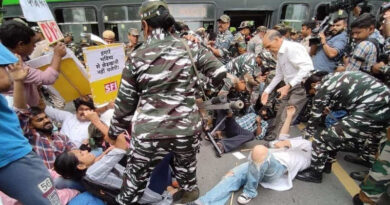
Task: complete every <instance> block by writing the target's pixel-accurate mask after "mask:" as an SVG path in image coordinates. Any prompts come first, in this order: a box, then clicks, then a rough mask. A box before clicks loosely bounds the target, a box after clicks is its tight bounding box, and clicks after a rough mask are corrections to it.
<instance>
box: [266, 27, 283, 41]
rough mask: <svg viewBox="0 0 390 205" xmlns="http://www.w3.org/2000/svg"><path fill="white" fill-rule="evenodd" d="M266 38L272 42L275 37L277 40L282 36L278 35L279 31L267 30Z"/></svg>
mask: <svg viewBox="0 0 390 205" xmlns="http://www.w3.org/2000/svg"><path fill="white" fill-rule="evenodd" d="M266 37H267V38H268V39H269V40H270V41H272V40H274V39H275V38H276V37H278V38H283V36H282V34H280V32H279V31H277V30H274V29H270V30H268V31H267V33H266Z"/></svg>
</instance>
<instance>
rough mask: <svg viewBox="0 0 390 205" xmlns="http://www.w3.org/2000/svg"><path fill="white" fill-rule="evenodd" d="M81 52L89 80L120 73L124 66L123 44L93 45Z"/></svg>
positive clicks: (92, 80)
mask: <svg viewBox="0 0 390 205" xmlns="http://www.w3.org/2000/svg"><path fill="white" fill-rule="evenodd" d="M83 52H84V58H85V63H86V65H87V67H88V70H89V75H90V78H89V82H94V81H98V80H101V79H104V78H109V77H112V76H115V75H119V74H122V70H123V68H124V67H125V49H124V45H123V44H119V43H118V44H110V45H101V46H94V47H89V48H86V49H83Z"/></svg>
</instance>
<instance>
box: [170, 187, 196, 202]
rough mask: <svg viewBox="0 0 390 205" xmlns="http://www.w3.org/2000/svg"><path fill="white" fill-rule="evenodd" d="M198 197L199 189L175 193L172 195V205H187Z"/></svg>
mask: <svg viewBox="0 0 390 205" xmlns="http://www.w3.org/2000/svg"><path fill="white" fill-rule="evenodd" d="M198 197H199V188H198V187H196V188H195V189H193V190H192V191H185V190H183V189H181V190H179V191H177V192H176V193H175V194H173V204H175V205H180V204H187V203H189V202H192V201H195V200H196V199H198Z"/></svg>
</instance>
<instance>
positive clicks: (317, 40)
mask: <svg viewBox="0 0 390 205" xmlns="http://www.w3.org/2000/svg"><path fill="white" fill-rule="evenodd" d="M329 21H330V17H329V16H326V17H325V19H324V20H322V22H321V23H320V25H319V26H318V27H317V28H315V29H313V30H312V32H311V33H312V36H313V37H311V38H310V39H309V46H312V45H318V44H320V43H321V38H320V36H319V35H318V34H319V33H321V32H325V31H326V30H327V29H328V28H329V26H330V25H331V24H330V23H329Z"/></svg>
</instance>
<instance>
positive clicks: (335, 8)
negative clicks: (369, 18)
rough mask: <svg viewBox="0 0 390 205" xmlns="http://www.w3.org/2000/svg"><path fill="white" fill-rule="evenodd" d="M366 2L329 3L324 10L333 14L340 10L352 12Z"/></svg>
mask: <svg viewBox="0 0 390 205" xmlns="http://www.w3.org/2000/svg"><path fill="white" fill-rule="evenodd" d="M365 1H366V0H337V1H331V2H330V4H328V6H327V7H326V8H325V11H326V12H327V13H333V12H335V11H338V10H340V9H344V10H352V9H353V8H354V7H355V6H357V5H358V4H360V3H362V2H365Z"/></svg>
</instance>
